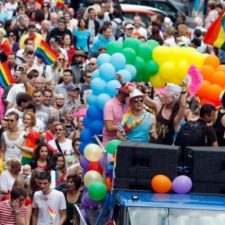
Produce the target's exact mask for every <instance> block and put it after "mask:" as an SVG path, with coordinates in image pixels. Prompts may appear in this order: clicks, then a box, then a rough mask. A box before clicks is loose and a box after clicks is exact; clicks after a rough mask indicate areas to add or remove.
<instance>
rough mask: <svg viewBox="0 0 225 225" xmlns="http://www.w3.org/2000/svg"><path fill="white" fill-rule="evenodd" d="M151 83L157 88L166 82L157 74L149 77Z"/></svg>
mask: <svg viewBox="0 0 225 225" xmlns="http://www.w3.org/2000/svg"><path fill="white" fill-rule="evenodd" d="M149 81H150V83H151V85H152V86H153V87H155V88H160V87H164V86H165V84H166V82H165V81H164V80H162V78H161V77H160V76H159V75H158V74H157V75H155V76H153V77H150V79H149Z"/></svg>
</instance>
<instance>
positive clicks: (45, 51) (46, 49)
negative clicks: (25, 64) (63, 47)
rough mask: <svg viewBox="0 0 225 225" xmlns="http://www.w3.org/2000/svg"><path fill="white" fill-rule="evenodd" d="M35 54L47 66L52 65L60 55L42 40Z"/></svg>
mask: <svg viewBox="0 0 225 225" xmlns="http://www.w3.org/2000/svg"><path fill="white" fill-rule="evenodd" d="M34 54H35V55H36V56H38V57H41V58H42V59H43V61H44V63H45V64H46V65H51V64H52V63H54V62H55V61H56V60H57V58H58V57H59V53H58V52H56V51H55V50H53V49H52V48H51V47H50V46H49V45H48V44H47V43H46V42H45V41H44V40H41V42H40V44H39V46H38V47H37V48H36V50H35V52H34Z"/></svg>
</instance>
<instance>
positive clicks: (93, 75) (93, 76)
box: [91, 69, 99, 80]
mask: <svg viewBox="0 0 225 225" xmlns="http://www.w3.org/2000/svg"><path fill="white" fill-rule="evenodd" d="M96 77H99V69H97V70H95V71H94V72H92V74H91V79H92V80H93V79H94V78H96Z"/></svg>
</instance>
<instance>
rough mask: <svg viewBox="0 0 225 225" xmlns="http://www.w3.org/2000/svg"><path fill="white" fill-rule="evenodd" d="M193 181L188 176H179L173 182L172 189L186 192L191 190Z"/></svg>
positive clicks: (180, 192) (182, 192)
mask: <svg viewBox="0 0 225 225" xmlns="http://www.w3.org/2000/svg"><path fill="white" fill-rule="evenodd" d="M191 188H192V181H191V179H190V178H189V177H188V176H185V175H180V176H177V177H176V178H175V179H174V180H173V183H172V189H173V191H174V192H176V193H177V194H186V193H188V192H190V191H191Z"/></svg>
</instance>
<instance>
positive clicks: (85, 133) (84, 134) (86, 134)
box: [80, 128, 92, 143]
mask: <svg viewBox="0 0 225 225" xmlns="http://www.w3.org/2000/svg"><path fill="white" fill-rule="evenodd" d="M80 140H81V141H82V142H86V143H88V142H91V141H92V134H91V131H90V130H89V129H88V128H84V129H83V130H82V131H81V133H80Z"/></svg>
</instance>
